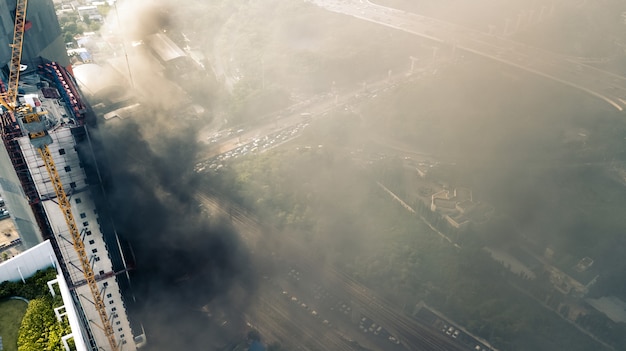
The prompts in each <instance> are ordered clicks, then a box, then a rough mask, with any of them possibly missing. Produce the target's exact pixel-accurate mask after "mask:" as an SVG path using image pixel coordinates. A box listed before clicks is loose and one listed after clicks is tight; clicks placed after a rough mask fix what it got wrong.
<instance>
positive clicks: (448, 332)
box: [446, 327, 454, 335]
mask: <svg viewBox="0 0 626 351" xmlns="http://www.w3.org/2000/svg"><path fill="white" fill-rule="evenodd" d="M453 331H454V328H452V327H450V328H448V330H447V331H446V334H448V335H452V332H453Z"/></svg>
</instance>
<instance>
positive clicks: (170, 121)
mask: <svg viewBox="0 0 626 351" xmlns="http://www.w3.org/2000/svg"><path fill="white" fill-rule="evenodd" d="M133 6H137V5H133ZM169 13H170V12H169V11H168V10H167V7H166V6H161V5H158V4H155V3H154V2H151V3H150V4H149V5H146V4H144V5H139V7H138V8H136V7H135V8H133V9H129V8H119V9H117V13H114V14H112V15H114V16H116V17H118V18H119V19H120V21H121V23H124V24H126V25H129V23H132V24H133V25H132V26H131V28H130V30H129V32H128V37H127V38H125V39H127V40H138V39H141V38H143V37H144V36H145V35H148V34H151V33H153V32H155V31H157V30H159V29H161V28H163V27H164V26H170V25H171V18H170V17H169V15H168V14H169ZM131 14H132V16H133V17H134V19H133V21H128V20H127V19H128V17H125V16H128V15H131ZM137 14H140V16H139V17H136V16H135V15H137ZM142 60H143V58H142V57H140V56H133V57H131V58H130V62H131V65H130V68H131V71H132V75H133V80H134V83H135V86H134V87H133V88H131V90H132V91H133V93H135V94H136V95H137V96H138V100H139V101H140V103H141V107H140V108H139V112H138V113H135V114H134V115H133V117H132V118H131V119H128V120H123V121H119V120H117V121H113V122H107V123H102V124H101V125H100V126H99V127H98V130H97V131H95V133H94V137H95V139H96V141H97V143H98V144H100V145H101V146H102V148H101V150H99V152H98V155H97V157H98V158H99V159H100V162H101V163H105V164H107V168H108V174H107V175H106V176H105V180H106V181H105V183H106V190H107V193H108V201H109V203H110V205H111V212H112V215H113V218H114V221H115V223H116V227H117V231H118V233H119V234H120V236H121V237H122V238H123V239H125V240H127V241H128V242H129V243H130V245H131V246H132V248H133V253H134V256H135V257H134V259H135V262H136V269H135V270H134V271H133V273H132V276H131V278H133V280H132V282H131V283H132V285H133V292H134V295H135V296H136V297H137V300H138V301H137V304H136V305H133V306H131V318H132V317H134V318H136V320H138V321H140V322H141V323H142V324H143V325H144V327H145V329H146V333H147V338H148V344H149V346H148V349H149V350H172V349H181V350H182V349H184V350H201V349H207V347H208V346H209V345H219V344H220V343H221V342H226V340H227V339H228V338H229V337H232V335H234V334H232V333H230V331H233V333H235V332H237V325H238V323H237V321H236V318H235V316H237V315H239V314H240V313H238V312H239V311H241V310H242V309H245V306H246V303H247V300H248V298H249V297H250V296H251V294H252V292H253V291H254V286H255V284H254V281H255V279H254V277H255V275H254V273H253V272H252V271H251V270H250V268H249V266H250V262H249V261H250V259H249V257H248V253H247V251H246V250H245V248H244V247H243V246H242V244H241V243H240V242H239V239H238V235H237V233H235V232H234V230H233V229H232V227H230V226H229V225H228V223H227V222H226V221H221V220H220V219H216V218H209V217H208V215H207V214H206V213H203V212H202V211H201V207H200V206H199V203H198V202H197V200H196V199H195V194H196V193H198V192H201V191H202V189H205V188H206V187H207V186H208V185H207V180H206V179H201V178H200V176H199V175H198V174H196V173H194V172H193V165H194V163H195V161H194V160H195V159H196V157H197V152H198V149H197V144H196V135H195V131H196V130H197V129H196V128H195V126H191V125H187V124H186V123H188V122H189V121H185V120H181V119H177V117H179V116H178V115H179V112H180V111H179V110H178V107H177V106H182V105H184V101H179V100H178V99H179V98H180V96H181V95H173V94H171V90H170V89H165V88H164V87H172V86H174V83H173V82H170V81H167V80H166V79H165V78H163V77H162V76H159V75H158V74H156V73H155V71H151V69H150V67H152V66H151V64H150V63H148V62H145V61H142ZM182 95H184V94H182ZM166 102H167V103H166ZM234 292H236V293H234ZM233 296H236V297H233ZM207 305H209V306H210V309H208V308H207V307H206V306H207ZM208 311H210V312H211V313H207V312H208ZM225 320H226V321H228V326H231V328H224V327H221V329H220V328H218V327H217V326H216V325H219V324H222V323H223V322H224V321H225Z"/></svg>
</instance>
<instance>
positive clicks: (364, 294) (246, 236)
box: [197, 193, 467, 351]
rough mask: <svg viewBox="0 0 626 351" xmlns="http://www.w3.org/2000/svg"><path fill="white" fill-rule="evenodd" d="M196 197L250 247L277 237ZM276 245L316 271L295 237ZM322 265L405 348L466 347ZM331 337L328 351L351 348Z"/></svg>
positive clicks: (456, 350) (230, 209) (237, 212)
mask: <svg viewBox="0 0 626 351" xmlns="http://www.w3.org/2000/svg"><path fill="white" fill-rule="evenodd" d="M197 198H198V200H199V201H200V202H201V203H202V204H203V205H204V206H205V208H207V209H208V210H209V211H210V213H212V214H213V215H218V216H224V217H226V218H230V220H231V222H232V224H233V226H234V227H235V229H236V230H237V231H238V232H239V233H240V235H242V238H243V240H244V241H245V242H246V244H248V245H250V246H251V248H252V249H254V248H255V247H257V244H258V243H259V242H261V239H263V240H264V244H266V245H268V246H272V245H273V241H275V240H278V239H277V238H275V237H271V236H270V237H264V236H263V230H262V229H261V225H260V224H259V222H258V221H257V219H256V218H254V216H252V215H251V214H248V213H246V212H245V211H243V210H241V209H240V208H239V207H238V206H236V205H234V204H232V203H228V202H221V201H220V200H217V198H218V196H216V195H215V194H212V193H199V194H197ZM277 244H279V245H280V246H284V247H287V248H289V249H291V250H290V251H291V253H292V254H294V253H295V254H297V255H298V256H297V257H298V262H297V265H298V266H299V268H300V269H301V270H302V271H305V272H309V273H312V274H315V272H318V271H320V267H319V264H318V263H319V262H317V261H315V260H314V258H312V257H310V256H309V254H308V253H307V251H306V249H305V248H304V247H303V246H302V245H300V244H299V243H298V242H296V241H295V240H293V239H291V238H289V237H281V238H280V243H277ZM324 268H325V269H324V273H325V275H324V279H326V283H327V284H328V285H329V286H332V290H334V291H337V292H338V294H339V295H343V296H346V297H349V298H350V300H352V301H353V303H357V304H358V305H359V308H360V309H361V310H362V311H363V312H364V314H366V315H368V316H369V317H371V318H372V319H374V320H376V321H377V322H378V323H379V324H380V325H382V326H384V327H385V328H386V329H387V330H389V331H390V332H391V333H393V334H394V335H396V336H397V337H398V338H399V340H400V341H401V343H402V345H403V346H405V348H406V349H408V350H415V351H422V350H423V351H463V350H467V348H466V347H464V346H463V345H461V344H459V343H457V342H456V340H454V339H451V338H450V337H448V336H446V335H443V334H442V333H441V331H439V330H437V329H435V328H433V327H431V326H428V325H424V324H422V323H420V322H418V321H417V320H415V319H413V318H412V317H409V316H407V315H406V314H404V313H403V312H402V311H400V310H399V309H397V308H396V307H395V306H394V304H392V303H391V302H389V301H385V300H384V299H382V298H381V297H380V296H378V295H377V294H376V293H375V292H373V291H371V290H370V289H369V288H367V287H365V286H364V285H362V284H360V283H359V282H357V281H355V280H354V279H352V278H351V277H350V276H348V275H347V274H345V273H343V272H340V271H337V270H336V269H335V268H333V267H330V266H326V267H324ZM262 303H264V304H266V305H268V304H269V305H268V306H269V307H270V308H274V309H275V312H276V314H277V315H280V316H282V317H284V318H285V319H286V320H289V315H287V314H285V311H280V310H278V309H277V307H275V306H274V307H273V305H272V303H270V302H269V301H267V300H265V301H262ZM296 331H297V332H298V333H301V335H305V336H311V335H310V332H309V331H307V330H305V329H303V328H301V327H298V326H296ZM335 336H336V339H335V340H333V339H328V337H325V338H324V339H323V340H325V343H331V344H332V348H331V349H330V350H346V351H350V350H354V349H353V348H352V347H350V346H349V345H347V344H346V342H345V341H344V340H342V339H341V338H340V337H339V336H338V335H335ZM316 342H318V343H319V342H321V340H317V341H316ZM325 343H322V344H321V345H318V347H322V348H321V350H326V349H328V348H327V347H328V346H325V345H326V344H325Z"/></svg>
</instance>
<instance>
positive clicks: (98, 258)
mask: <svg viewBox="0 0 626 351" xmlns="http://www.w3.org/2000/svg"><path fill="white" fill-rule="evenodd" d="M93 260H94V261H96V262H98V261H100V257H98V256H96V258H94V259H93ZM105 284H106V283H105Z"/></svg>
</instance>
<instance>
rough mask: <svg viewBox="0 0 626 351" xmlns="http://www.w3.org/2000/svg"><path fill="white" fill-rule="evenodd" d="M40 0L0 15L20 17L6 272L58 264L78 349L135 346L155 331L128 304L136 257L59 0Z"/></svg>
mask: <svg viewBox="0 0 626 351" xmlns="http://www.w3.org/2000/svg"><path fill="white" fill-rule="evenodd" d="M8 3H10V1H9V2H8ZM31 3H32V4H28V3H27V0H17V1H16V2H14V5H15V7H12V6H11V5H10V4H9V5H7V2H4V3H3V4H2V5H0V15H1V16H3V18H4V17H9V16H11V17H12V18H13V19H14V26H11V28H10V31H9V30H6V29H7V28H4V29H5V32H6V33H7V35H6V37H4V36H3V37H0V41H2V45H0V47H2V48H10V49H11V50H10V52H2V50H0V60H1V61H2V62H3V63H6V65H7V69H6V70H5V71H3V72H2V73H3V75H2V81H1V85H0V90H1V97H2V98H1V99H0V103H1V104H2V115H1V122H2V126H1V133H2V141H3V146H4V147H2V148H0V194H1V195H0V196H2V204H1V206H2V210H1V211H2V212H1V214H2V216H0V228H1V231H2V234H0V257H2V259H1V260H0V282H2V281H5V280H11V281H16V280H17V281H19V280H20V279H21V280H22V281H23V280H24V279H25V278H27V277H28V274H33V273H34V272H35V271H37V270H39V269H44V268H46V267H49V266H54V267H55V268H56V269H57V271H58V277H57V279H56V280H57V281H62V282H63V284H61V283H60V285H63V286H65V287H67V289H66V290H64V289H61V292H62V295H63V303H64V310H65V311H66V312H65V315H67V318H68V319H69V322H70V325H71V326H72V333H71V335H66V336H64V338H71V339H73V341H74V345H75V348H76V349H77V350H135V349H137V348H138V347H141V346H142V345H144V344H145V343H146V340H145V336H143V332H142V329H141V326H140V325H132V323H131V321H130V320H129V317H128V314H127V311H126V299H127V298H128V297H126V296H125V295H129V293H128V291H129V287H130V283H129V279H130V278H129V276H128V270H129V267H130V266H131V265H130V264H128V263H127V261H126V259H125V256H124V250H123V247H124V245H123V244H122V243H121V242H120V239H119V238H118V236H117V233H116V231H115V227H114V225H113V224H112V222H111V220H110V218H109V217H108V216H107V211H106V200H105V197H104V191H103V187H102V184H101V183H102V179H100V171H99V169H98V167H99V165H98V164H97V163H96V161H95V158H94V155H93V150H94V145H93V144H92V141H91V138H90V131H89V129H88V127H87V125H88V124H89V123H88V122H89V121H90V120H94V119H95V117H94V114H93V112H92V110H91V108H90V106H89V105H88V104H87V103H86V102H85V100H84V98H83V97H82V95H81V92H80V91H79V88H78V85H77V83H76V81H75V79H74V77H73V76H72V72H71V66H69V64H68V59H67V54H66V53H65V47H64V43H63V41H62V38H61V37H60V30H59V28H58V27H59V25H58V22H57V21H56V15H55V14H54V7H53V5H52V1H48V0H46V1H37V2H36V1H31ZM27 12H28V15H27ZM31 19H32V20H31ZM4 25H5V26H6V25H7V24H6V22H5V23H4ZM38 33H45V34H42V35H39V34H38ZM55 33H56V35H55ZM31 39H32V40H31ZM3 50H4V49H3ZM42 245H43V246H42ZM44 247H45V250H48V251H47V252H48V253H44V254H42V253H41V252H39V251H41V250H44V249H43V248H44ZM33 250H35V251H37V250H39V251H37V252H38V253H37V252H34V251H33ZM52 253H53V256H54V257H52ZM42 257H43V258H42ZM50 284H51V283H50V282H49V283H48V285H49V286H50ZM52 292H53V290H52V289H51V293H52ZM53 295H54V294H53ZM131 300H132V298H131ZM64 340H65V339H64ZM0 349H2V345H0ZM66 349H67V345H66Z"/></svg>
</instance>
